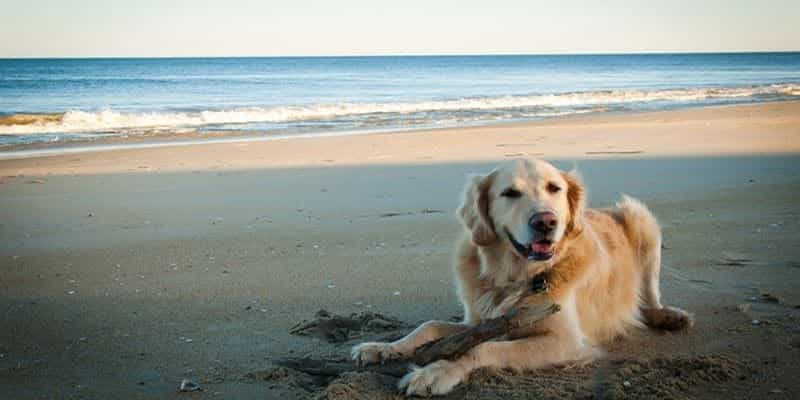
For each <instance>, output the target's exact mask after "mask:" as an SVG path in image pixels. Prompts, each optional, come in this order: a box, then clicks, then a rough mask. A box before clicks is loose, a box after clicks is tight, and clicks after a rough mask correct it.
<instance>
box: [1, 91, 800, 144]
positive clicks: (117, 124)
mask: <svg viewBox="0 0 800 400" xmlns="http://www.w3.org/2000/svg"><path fill="white" fill-rule="evenodd" d="M753 96H800V84H793V83H790V84H775V85H764V86H754V87H738V88H696V89H669V90H609V91H589V92H573V93H556V94H543V95H531V96H499V97H475V98H463V99H454V100H441V101H424V102H407V103H339V104H315V105H308V106H277V107H260V108H243V109H232V110H209V111H201V112H152V113H122V112H118V111H114V110H103V111H98V112H86V111H68V112H66V113H65V114H64V116H63V118H62V119H61V120H60V121H57V122H54V121H47V120H44V119H43V121H42V122H39V123H32V124H21V125H5V126H0V135H27V134H43V133H80V132H116V131H121V130H130V129H175V128H178V127H184V128H185V127H200V126H205V125H213V124H245V123H259V122H292V121H310V120H326V119H331V118H336V117H342V116H351V115H352V116H357V115H364V114H376V113H391V114H411V113H415V112H437V111H438V112H447V111H469V110H476V111H479V110H500V109H515V108H530V107H543V108H546V110H542V113H541V114H542V116H545V115H546V114H547V113H551V114H554V115H563V114H568V113H574V112H577V111H576V110H571V111H561V110H559V111H554V110H552V109H551V108H559V107H592V106H604V105H613V104H626V103H647V102H655V101H665V102H684V103H685V102H696V101H703V100H710V99H735V98H746V97H753Z"/></svg>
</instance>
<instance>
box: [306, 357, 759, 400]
mask: <svg viewBox="0 0 800 400" xmlns="http://www.w3.org/2000/svg"><path fill="white" fill-rule="evenodd" d="M745 373H746V367H744V366H743V365H742V364H740V363H737V362H734V361H732V360H730V359H728V358H725V357H722V356H699V357H693V358H670V359H654V360H619V361H607V362H603V363H598V364H595V365H590V366H586V367H573V368H552V369H546V370H541V371H534V372H516V371H511V370H491V369H481V370H478V371H475V372H474V373H473V374H472V375H470V377H469V379H468V380H467V382H465V383H464V384H462V385H459V386H458V387H457V388H456V389H455V391H454V392H453V393H450V394H449V395H447V396H443V397H437V398H441V399H529V398H536V399H564V398H570V399H688V398H693V397H696V396H697V392H698V391H699V390H702V391H707V390H709V389H711V390H713V388H714V385H715V384H722V383H724V382H727V381H729V380H732V379H743V378H744V377H745V376H746V375H745ZM396 383H397V380H396V379H394V378H391V377H388V376H385V375H380V374H377V373H373V372H353V373H346V374H343V375H342V376H340V377H339V378H337V379H335V380H333V381H331V382H330V383H329V384H328V385H327V386H325V387H324V388H321V389H320V390H319V391H318V392H317V393H316V394H315V398H316V399H326V400H333V399H335V400H354V399H402V398H404V397H403V396H401V395H400V394H399V393H398V392H397V389H396V386H395V385H396Z"/></svg>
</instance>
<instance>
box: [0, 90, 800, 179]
mask: <svg viewBox="0 0 800 400" xmlns="http://www.w3.org/2000/svg"><path fill="white" fill-rule="evenodd" d="M709 126H710V127H712V129H708V127H709ZM798 138H800V101H781V102H772V103H758V104H746V105H725V106H710V107H698V108H688V109H678V110H665V111H656V112H624V113H613V114H612V113H609V114H602V115H598V114H584V115H572V116H568V117H563V118H554V119H547V120H540V121H526V122H508V123H496V124H490V125H477V126H466V127H456V128H449V127H448V128H441V129H422V130H409V131H397V130H391V131H389V132H364V133H361V134H351V135H339V134H320V135H313V136H312V135H306V136H294V135H287V136H279V137H235V138H223V139H210V140H199V141H196V140H191V141H179V142H173V141H169V142H158V143H136V144H129V145H126V144H111V145H101V146H95V147H86V148H84V147H67V148H58V149H42V150H31V151H30V152H23V153H22V154H18V153H17V154H15V153H0V175H5V176H12V175H41V174H53V173H56V174H58V173H71V174H76V173H80V174H86V173H122V172H142V171H143V170H144V171H151V172H152V171H183V170H208V169H214V170H218V169H223V170H224V169H258V168H275V167H288V166H304V165H305V166H313V165H318V166H319V165H325V166H331V165H361V164H376V163H377V164H380V163H388V164H397V163H414V164H429V163H441V162H453V161H489V160H492V161H497V160H502V159H507V158H513V157H543V158H551V159H552V158H572V159H580V158H597V157H614V156H624V157H653V156H680V155H704V154H705V155H745V154H776V155H777V154H794V153H800V140H798ZM699 139H702V140H699ZM340 148H346V149H350V150H351V151H350V152H342V151H340V150H339V149H340Z"/></svg>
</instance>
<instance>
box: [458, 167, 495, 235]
mask: <svg viewBox="0 0 800 400" xmlns="http://www.w3.org/2000/svg"><path fill="white" fill-rule="evenodd" d="M494 176H495V173H494V172H492V173H490V174H488V175H473V176H471V177H470V178H469V179H468V180H467V186H466V187H465V188H464V199H463V202H462V204H461V207H460V208H459V209H458V216H459V217H461V220H462V221H463V222H464V226H466V227H467V229H468V230H469V231H470V232H472V242H473V243H475V245H476V246H488V245H490V244H492V243H494V242H495V241H497V233H495V231H494V222H493V221H492V217H491V216H489V205H490V203H491V199H490V198H489V188H490V187H491V186H492V181H493V180H494Z"/></svg>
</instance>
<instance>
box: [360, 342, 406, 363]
mask: <svg viewBox="0 0 800 400" xmlns="http://www.w3.org/2000/svg"><path fill="white" fill-rule="evenodd" d="M402 356H403V355H402V354H401V353H400V352H399V351H397V349H396V348H395V346H393V345H392V344H391V343H380V342H366V343H361V344H359V345H357V346H354V347H353V348H352V349H351V350H350V357H352V359H353V361H355V362H356V364H358V365H367V364H377V363H382V362H385V361H387V360H393V359H396V358H401V357H402Z"/></svg>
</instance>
